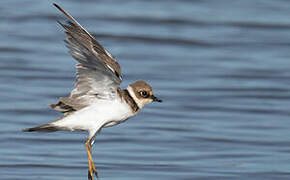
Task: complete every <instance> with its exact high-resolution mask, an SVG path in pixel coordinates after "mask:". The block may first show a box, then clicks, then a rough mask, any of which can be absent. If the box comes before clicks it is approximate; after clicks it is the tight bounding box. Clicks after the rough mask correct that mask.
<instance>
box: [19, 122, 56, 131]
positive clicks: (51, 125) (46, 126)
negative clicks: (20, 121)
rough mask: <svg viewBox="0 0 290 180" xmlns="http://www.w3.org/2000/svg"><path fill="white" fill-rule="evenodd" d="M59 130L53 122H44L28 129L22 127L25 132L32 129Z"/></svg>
mask: <svg viewBox="0 0 290 180" xmlns="http://www.w3.org/2000/svg"><path fill="white" fill-rule="evenodd" d="M57 130H59V129H58V128H57V127H56V126H54V125H53V124H49V123H48V124H44V125H41V126H36V127H33V128H26V129H22V131H23V132H32V131H38V132H54V131H57Z"/></svg>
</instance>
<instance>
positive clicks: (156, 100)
mask: <svg viewBox="0 0 290 180" xmlns="http://www.w3.org/2000/svg"><path fill="white" fill-rule="evenodd" d="M151 98H152V100H153V101H155V102H162V100H161V99H158V98H157V97H155V96H153V95H152V97H151Z"/></svg>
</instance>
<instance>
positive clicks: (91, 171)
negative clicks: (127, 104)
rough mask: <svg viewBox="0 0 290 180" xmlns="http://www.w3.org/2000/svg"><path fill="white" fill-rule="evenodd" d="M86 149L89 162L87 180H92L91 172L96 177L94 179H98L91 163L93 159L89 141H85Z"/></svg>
mask: <svg viewBox="0 0 290 180" xmlns="http://www.w3.org/2000/svg"><path fill="white" fill-rule="evenodd" d="M86 148H87V152H88V160H89V171H88V179H89V180H93V179H94V178H93V172H94V174H95V175H96V177H97V178H98V172H97V170H96V168H95V164H94V162H93V158H92V155H91V152H92V147H91V145H90V139H88V140H87V142H86Z"/></svg>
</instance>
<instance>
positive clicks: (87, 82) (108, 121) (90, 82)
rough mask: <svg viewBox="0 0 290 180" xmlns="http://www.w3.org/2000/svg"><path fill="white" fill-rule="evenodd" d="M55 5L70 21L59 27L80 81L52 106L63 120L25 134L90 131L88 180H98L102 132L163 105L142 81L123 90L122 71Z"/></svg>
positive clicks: (33, 128) (109, 56) (113, 59)
mask: <svg viewBox="0 0 290 180" xmlns="http://www.w3.org/2000/svg"><path fill="white" fill-rule="evenodd" d="M53 5H54V6H55V7H56V8H57V9H58V10H59V11H61V12H62V13H63V14H64V15H65V16H66V18H67V21H66V22H65V23H62V22H59V21H58V23H59V24H60V25H61V26H62V27H63V28H64V30H65V34H66V39H65V43H66V46H67V47H68V49H69V53H70V55H71V56H72V57H73V58H74V59H75V60H76V61H77V64H76V71H77V72H76V80H75V84H74V88H73V90H72V91H71V92H70V94H69V95H68V96H67V97H60V98H59V99H58V101H57V102H56V103H55V104H50V105H49V106H50V107H51V108H52V109H54V110H56V111H59V112H61V113H63V116H61V117H60V118H58V119H56V120H54V121H51V122H49V123H46V124H43V125H40V126H36V127H32V128H26V129H23V131H24V132H33V131H37V132H55V131H87V132H88V138H87V140H86V142H85V146H86V150H87V154H88V166H89V169H88V179H90V180H93V179H94V176H93V175H95V176H96V178H98V172H97V170H96V167H95V164H94V162H93V158H92V147H93V144H94V141H95V140H94V138H95V136H96V135H97V134H98V133H99V132H100V130H101V129H102V128H105V127H111V126H114V125H117V124H120V123H122V122H125V121H126V120H128V119H129V118H131V117H133V116H135V115H137V114H138V113H139V112H140V111H141V109H142V108H143V107H144V106H145V105H147V104H149V103H151V102H162V100H161V99H159V98H157V97H156V96H154V94H153V90H152V87H151V86H150V85H149V84H148V83H147V82H145V81H142V80H139V81H136V82H134V83H132V84H129V85H128V87H127V88H126V89H121V88H120V84H121V82H122V74H121V67H120V65H119V63H118V62H117V60H116V59H115V57H113V56H112V55H111V54H110V53H109V52H108V51H107V50H106V49H105V48H104V47H103V46H102V45H101V44H100V43H99V42H98V41H97V40H96V39H95V37H94V36H92V35H91V34H90V33H89V32H88V31H87V30H86V29H84V28H83V27H82V26H81V25H80V24H79V23H78V22H77V21H76V20H75V19H74V18H73V17H72V16H71V15H70V14H69V13H67V12H66V11H65V10H63V9H62V8H61V7H60V6H59V5H57V4H55V3H53Z"/></svg>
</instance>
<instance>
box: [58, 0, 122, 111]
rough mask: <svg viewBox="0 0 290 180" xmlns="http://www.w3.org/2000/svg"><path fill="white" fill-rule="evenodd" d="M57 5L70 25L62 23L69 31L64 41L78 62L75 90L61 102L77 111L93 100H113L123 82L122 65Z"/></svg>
mask: <svg viewBox="0 0 290 180" xmlns="http://www.w3.org/2000/svg"><path fill="white" fill-rule="evenodd" d="M54 6H55V7H57V8H58V9H59V10H60V11H61V12H62V13H63V14H65V15H66V17H67V18H68V21H67V24H62V23H60V22H59V24H61V26H62V27H63V28H64V29H65V30H66V32H65V33H66V35H67V39H66V40H65V42H66V43H67V47H68V48H69V52H70V54H71V55H72V57H73V58H74V59H76V60H77V61H78V64H77V65H76V68H77V77H76V82H75V87H74V89H73V90H72V92H71V94H70V97H67V98H61V99H60V100H62V99H63V102H62V103H64V105H68V106H71V107H70V108H73V109H75V110H78V109H80V108H82V107H85V106H87V105H90V104H91V103H92V102H93V101H94V99H114V98H115V97H116V95H117V88H118V87H119V85H120V84H121V82H122V76H121V68H120V65H119V64H118V62H117V61H116V60H115V59H114V57H113V56H112V55H111V54H110V53H109V52H108V51H107V50H106V49H105V48H104V47H103V46H102V45H100V44H99V43H98V42H97V40H96V39H95V38H94V37H93V36H92V35H91V34H90V33H89V32H88V31H86V30H85V29H84V28H83V27H82V26H81V25H80V24H79V23H78V22H77V21H76V20H75V19H74V18H73V17H72V16H71V15H69V14H68V13H67V12H66V11H64V10H63V9H62V8H61V7H60V6H58V5H57V4H54ZM64 101H66V102H64ZM55 105H56V104H55ZM77 106H78V107H79V108H76V107H77ZM55 109H56V108H55ZM56 110H57V109H56Z"/></svg>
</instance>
